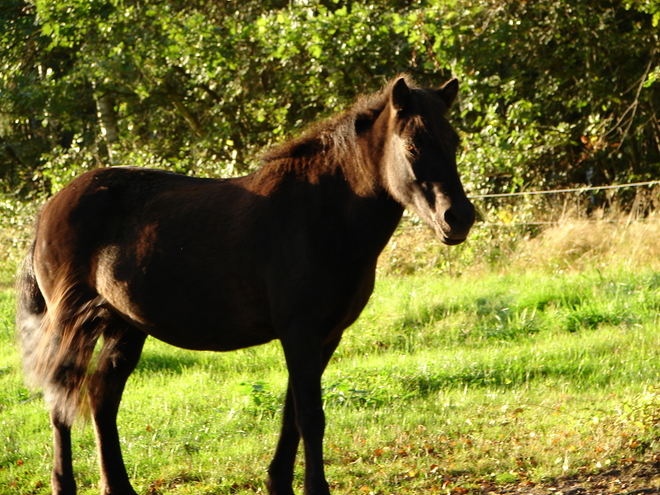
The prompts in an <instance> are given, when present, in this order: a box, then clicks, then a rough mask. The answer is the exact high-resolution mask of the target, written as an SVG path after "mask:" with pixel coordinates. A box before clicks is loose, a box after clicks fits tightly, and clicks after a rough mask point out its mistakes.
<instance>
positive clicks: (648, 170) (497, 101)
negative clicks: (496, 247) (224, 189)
mask: <svg viewBox="0 0 660 495" xmlns="http://www.w3.org/2000/svg"><path fill="white" fill-rule="evenodd" d="M659 16H660V13H659V11H658V3H657V1H656V0H627V1H626V2H623V3H621V2H616V1H607V2H602V1H600V0H589V1H581V0H553V1H550V2H540V3H539V2H508V3H505V4H502V3H501V2H494V1H492V0H452V1H449V2H448V1H444V0H442V1H441V0H429V1H427V2H422V3H413V2H393V1H391V0H381V1H379V2H343V1H337V2H335V1H313V2H287V1H282V0H270V1H266V2H257V1H254V0H251V1H246V2H235V1H232V0H223V1H220V2H209V1H206V0H200V1H197V2H192V3H190V2H178V1H175V2H164V1H161V0H154V1H150V2H142V3H140V2H133V1H131V0H94V1H83V0H57V1H54V0H29V1H28V0H7V1H6V2H4V3H3V7H2V8H1V9H0V88H1V89H2V91H0V177H2V190H3V191H5V192H9V191H19V192H20V193H21V194H23V195H26V194H28V193H30V192H31V191H37V192H41V191H45V192H46V193H50V191H52V190H54V189H57V188H59V187H60V186H61V184H62V183H64V182H66V181H67V180H68V178H69V177H70V176H72V175H75V174H76V173H79V172H80V171H82V170H85V169H87V168H90V167H98V166H101V165H108V164H126V165H132V164H137V165H142V164H149V165H157V166H160V167H164V168H169V169H172V170H177V171H180V172H183V173H190V174H196V175H213V176H216V175H220V174H222V175H234V174H239V173H244V172H246V171H248V170H250V169H251V168H253V167H254V166H256V165H257V163H258V158H257V157H258V154H259V153H260V151H261V150H263V149H264V148H266V147H269V146H271V145H273V144H274V143H275V142H278V141H281V140H283V139H284V138H285V137H286V136H288V135H290V134H292V133H294V134H295V133H297V132H299V131H300V129H301V128H303V127H304V126H306V125H308V124H309V123H310V122H312V121H314V120H316V119H318V118H320V117H322V116H324V115H328V114H330V113H332V112H335V111H338V110H339V109H341V108H344V107H346V106H347V105H348V104H350V102H351V101H352V100H353V99H354V98H355V96H356V95H358V94H360V93H363V92H368V91H374V90H376V89H377V88H379V87H380V86H381V85H382V83H383V82H384V81H385V80H386V79H387V78H390V77H393V76H394V75H396V74H397V73H398V72H401V71H407V72H410V73H411V74H412V75H413V76H414V77H415V78H416V79H417V80H418V81H419V83H420V84H424V85H438V84H440V83H441V82H442V81H443V80H445V79H446V78H448V77H450V75H455V76H457V77H459V79H461V81H462V89H461V98H460V101H459V104H458V108H457V111H455V112H454V117H453V120H454V122H455V123H456V124H457V127H458V128H459V129H460V130H461V131H462V133H463V136H464V142H465V149H464V153H463V156H462V168H463V173H464V175H465V176H466V182H467V185H468V189H469V190H470V191H474V192H476V191H481V192H493V191H510V190H519V189H523V188H528V187H532V186H533V187H535V188H541V187H553V186H558V185H565V184H584V183H596V184H600V183H610V182H615V181H625V180H630V179H636V178H642V177H649V176H657V174H658V173H659V172H660V149H659V148H658V144H657V143H658V142H660V125H659V123H658V119H657V113H658V108H660V85H658V83H657V80H658V75H659V74H660V73H659V72H658V71H659V70H660V65H659V58H660V55H659V53H658V51H657V47H658V46H659V42H658V30H657V23H658V19H659ZM484 177H488V179H489V180H488V181H485V180H484Z"/></svg>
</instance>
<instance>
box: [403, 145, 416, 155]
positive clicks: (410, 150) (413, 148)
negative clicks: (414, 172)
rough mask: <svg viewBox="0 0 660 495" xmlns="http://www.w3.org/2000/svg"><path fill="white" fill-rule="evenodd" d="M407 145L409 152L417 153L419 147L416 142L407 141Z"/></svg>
mask: <svg viewBox="0 0 660 495" xmlns="http://www.w3.org/2000/svg"><path fill="white" fill-rule="evenodd" d="M405 147H406V151H408V152H409V153H417V148H415V145H414V144H412V143H406V145H405Z"/></svg>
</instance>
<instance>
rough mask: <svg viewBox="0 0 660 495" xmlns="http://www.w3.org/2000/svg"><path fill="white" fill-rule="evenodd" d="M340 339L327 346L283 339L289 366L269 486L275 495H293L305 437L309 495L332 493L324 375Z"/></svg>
mask: <svg viewBox="0 0 660 495" xmlns="http://www.w3.org/2000/svg"><path fill="white" fill-rule="evenodd" d="M339 341H340V338H337V339H335V340H333V341H331V342H329V343H327V344H325V345H321V344H316V345H314V344H311V343H310V342H308V341H307V340H306V339H305V340H303V339H295V340H294V339H292V341H290V342H287V341H286V340H285V341H283V342H282V346H283V348H284V354H285V356H286V360H287V367H288V369H289V387H288V389H287V395H286V402H285V405H284V417H283V420H282V433H281V435H280V440H279V443H278V445H277V450H276V452H275V457H274V458H273V462H272V463H271V465H270V468H269V470H268V471H269V480H268V489H269V492H270V493H271V494H272V495H292V494H293V490H292V488H291V483H292V481H293V467H294V462H295V458H296V452H297V449H298V443H299V441H300V438H301V437H302V440H303V445H304V448H305V495H328V494H329V493H330V491H329V488H328V483H327V482H326V479H325V473H324V466H323V435H324V431H325V415H324V413H323V401H322V397H321V375H322V374H323V371H324V370H325V367H326V366H327V364H328V361H329V360H330V357H331V356H332V353H333V352H334V350H335V349H336V348H337V345H338V344H339Z"/></svg>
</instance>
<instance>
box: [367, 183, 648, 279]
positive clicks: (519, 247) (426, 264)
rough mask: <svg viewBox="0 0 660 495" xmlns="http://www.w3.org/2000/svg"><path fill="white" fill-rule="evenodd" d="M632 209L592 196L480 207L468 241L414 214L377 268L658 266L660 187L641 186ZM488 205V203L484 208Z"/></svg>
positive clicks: (393, 270)
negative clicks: (441, 233) (451, 238)
mask: <svg viewBox="0 0 660 495" xmlns="http://www.w3.org/2000/svg"><path fill="white" fill-rule="evenodd" d="M627 204H628V205H629V206H627V207H626V208H624V207H622V206H621V205H620V204H619V203H617V202H615V201H614V200H611V201H610V202H609V204H608V205H607V207H606V208H601V209H596V210H591V211H590V205H589V203H588V198H587V199H586V200H584V201H582V202H580V201H578V200H575V199H574V198H569V199H562V198H555V199H554V200H552V199H550V200H549V199H546V198H540V199H539V200H538V201H537V202H536V203H531V202H529V201H528V202H525V203H523V201H518V204H516V203H514V202H509V203H505V204H502V205H494V206H493V205H490V206H489V207H488V209H485V208H482V210H481V218H480V220H479V221H478V222H477V223H476V224H475V226H474V228H473V231H472V232H471V234H470V237H469V238H468V241H467V242H465V243H464V244H462V245H460V246H457V247H446V246H443V245H442V244H441V243H440V242H439V241H438V240H437V239H436V238H435V236H434V235H433V233H432V232H431V230H430V229H428V228H427V227H426V226H424V225H423V224H421V223H420V222H419V220H418V219H417V218H416V217H414V216H413V215H410V216H406V217H404V220H403V222H402V225H401V227H399V229H398V230H397V232H396V233H395V235H394V236H393V237H392V240H391V241H390V243H389V245H388V246H387V247H386V248H385V251H384V252H383V254H382V255H381V258H380V262H379V270H380V271H381V273H389V274H411V273H414V272H417V271H428V270H435V271H437V272H439V273H448V274H452V275H457V274H460V273H465V272H475V271H476V272H480V271H482V270H486V269H487V270H511V269H514V270H529V269H540V270H549V271H554V270H583V269H587V268H596V269H605V268H612V267H621V268H627V269H636V268H647V269H654V270H660V189H658V188H656V189H655V190H654V191H642V192H639V193H638V194H637V195H636V196H635V197H634V199H633V200H632V201H628V202H627ZM484 210H486V211H485V212H484Z"/></svg>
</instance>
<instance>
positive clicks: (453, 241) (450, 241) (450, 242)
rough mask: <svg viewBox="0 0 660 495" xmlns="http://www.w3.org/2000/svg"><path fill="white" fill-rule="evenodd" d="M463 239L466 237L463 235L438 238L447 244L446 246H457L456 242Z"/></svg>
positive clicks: (458, 242)
mask: <svg viewBox="0 0 660 495" xmlns="http://www.w3.org/2000/svg"><path fill="white" fill-rule="evenodd" d="M465 239H467V237H463V238H462V239H451V238H449V237H445V236H443V237H441V238H440V240H441V241H442V243H443V244H445V245H447V246H457V245H458V244H460V243H462V242H463V241H465Z"/></svg>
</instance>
